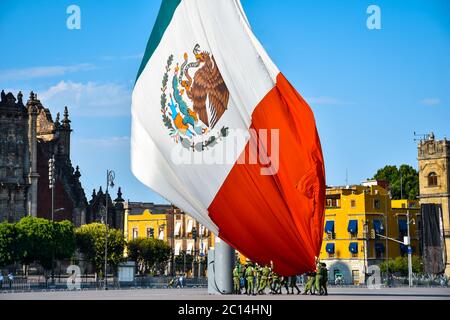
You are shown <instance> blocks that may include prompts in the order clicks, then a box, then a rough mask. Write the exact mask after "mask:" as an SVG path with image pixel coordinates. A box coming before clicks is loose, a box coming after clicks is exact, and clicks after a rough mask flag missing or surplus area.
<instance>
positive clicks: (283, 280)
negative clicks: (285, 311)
mask: <svg viewBox="0 0 450 320" xmlns="http://www.w3.org/2000/svg"><path fill="white" fill-rule="evenodd" d="M283 287H284V288H285V289H286V292H287V294H289V277H284V276H283V277H281V279H280V294H282V293H283V292H282V290H281V289H282V288H283Z"/></svg>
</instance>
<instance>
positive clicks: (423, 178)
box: [418, 133, 450, 276]
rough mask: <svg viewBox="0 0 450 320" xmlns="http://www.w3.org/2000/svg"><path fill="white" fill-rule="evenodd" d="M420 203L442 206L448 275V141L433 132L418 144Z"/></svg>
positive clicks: (449, 195)
mask: <svg viewBox="0 0 450 320" xmlns="http://www.w3.org/2000/svg"><path fill="white" fill-rule="evenodd" d="M418 160H419V185H420V203H421V204H436V205H440V206H441V208H442V225H443V228H442V229H443V240H444V243H443V245H444V246H443V247H444V252H443V256H444V264H445V266H444V267H445V273H446V275H448V276H450V210H449V204H450V170H449V164H450V142H449V141H447V139H443V140H436V139H435V136H434V134H433V133H431V134H430V135H428V139H423V140H421V141H420V143H419V146H418Z"/></svg>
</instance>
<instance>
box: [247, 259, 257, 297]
mask: <svg viewBox="0 0 450 320" xmlns="http://www.w3.org/2000/svg"><path fill="white" fill-rule="evenodd" d="M254 277H255V269H254V268H253V266H252V265H251V263H249V264H248V265H247V268H246V269H245V278H246V279H247V295H255V293H254V286H253V281H254Z"/></svg>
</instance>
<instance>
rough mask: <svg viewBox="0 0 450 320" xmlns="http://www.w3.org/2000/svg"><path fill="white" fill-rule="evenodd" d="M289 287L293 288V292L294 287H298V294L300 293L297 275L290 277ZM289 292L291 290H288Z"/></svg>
mask: <svg viewBox="0 0 450 320" xmlns="http://www.w3.org/2000/svg"><path fill="white" fill-rule="evenodd" d="M289 287H290V288H291V290H292V292H291V293H292V294H294V288H295V289H297V294H300V289H299V288H298V287H297V276H291V277H289ZM288 293H289V291H288Z"/></svg>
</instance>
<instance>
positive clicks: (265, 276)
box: [258, 266, 270, 293]
mask: <svg viewBox="0 0 450 320" xmlns="http://www.w3.org/2000/svg"><path fill="white" fill-rule="evenodd" d="M269 276H270V268H269V267H268V266H264V268H262V270H261V280H260V281H259V288H258V293H263V292H264V290H266V287H267V280H269Z"/></svg>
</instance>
